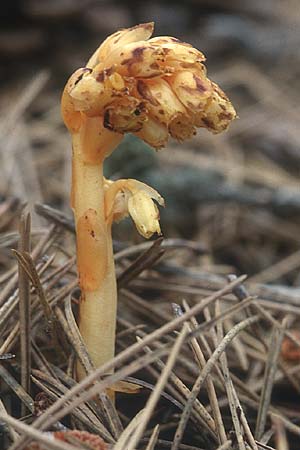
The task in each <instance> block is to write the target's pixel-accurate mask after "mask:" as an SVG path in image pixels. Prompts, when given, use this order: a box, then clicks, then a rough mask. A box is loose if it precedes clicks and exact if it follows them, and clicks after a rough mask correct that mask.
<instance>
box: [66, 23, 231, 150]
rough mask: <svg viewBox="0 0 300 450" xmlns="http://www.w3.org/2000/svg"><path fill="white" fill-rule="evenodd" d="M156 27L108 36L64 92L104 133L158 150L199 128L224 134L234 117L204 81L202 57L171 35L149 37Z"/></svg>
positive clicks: (139, 27) (225, 101)
mask: <svg viewBox="0 0 300 450" xmlns="http://www.w3.org/2000/svg"><path fill="white" fill-rule="evenodd" d="M152 32H153V23H146V24H141V25H137V26H136V27H132V28H129V29H125V30H121V31H118V32H116V33H114V34H113V35H111V36H109V37H108V38H107V39H106V40H105V41H104V42H103V44H102V45H101V46H100V47H99V48H98V49H97V50H96V52H95V53H94V55H93V56H92V58H91V59H90V60H89V62H88V64H87V67H85V68H83V69H79V70H78V71H76V72H75V73H74V74H73V76H72V77H71V78H70V80H69V82H68V84H67V88H66V91H67V93H68V95H69V96H70V97H69V98H70V102H71V105H72V107H73V108H74V112H81V113H84V115H86V116H88V117H101V120H102V121H103V125H104V127H105V128H106V129H108V130H111V131H114V132H116V133H121V134H123V133H126V132H133V133H135V134H136V135H137V136H139V137H140V138H142V139H143V140H144V141H146V142H147V143H148V144H149V145H151V146H152V147H154V148H161V147H164V146H165V145H166V143H167V140H168V137H169V135H171V136H172V137H174V138H175V139H178V140H180V141H182V140H185V139H187V138H190V137H191V136H193V135H194V134H195V133H196V128H197V127H204V128H207V129H208V130H209V131H212V132H213V133H219V132H221V131H223V130H225V129H226V128H227V127H228V125H229V123H230V122H231V121H232V120H233V119H234V118H235V117H236V113H235V110H234V108H233V106H232V105H231V103H230V101H229V100H228V98H227V97H226V95H225V94H224V93H223V92H222V90H221V89H220V88H219V87H218V86H217V85H216V84H215V83H213V82H212V81H210V80H209V79H208V78H207V77H206V69H205V66H204V65H203V62H204V60H205V57H204V55H203V54H202V53H201V52H200V51H199V50H196V49H195V48H193V47H192V46H191V45H190V44H187V43H184V42H181V41H179V40H177V39H175V38H173V37H156V38H152V39H150V37H151V35H152Z"/></svg>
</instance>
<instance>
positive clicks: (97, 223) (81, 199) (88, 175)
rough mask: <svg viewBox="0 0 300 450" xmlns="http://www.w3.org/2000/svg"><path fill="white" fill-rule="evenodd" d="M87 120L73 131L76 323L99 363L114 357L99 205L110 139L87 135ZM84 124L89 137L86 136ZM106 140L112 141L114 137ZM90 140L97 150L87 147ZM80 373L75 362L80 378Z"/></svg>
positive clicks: (106, 232) (110, 268)
mask: <svg viewBox="0 0 300 450" xmlns="http://www.w3.org/2000/svg"><path fill="white" fill-rule="evenodd" d="M93 120H95V119H88V121H93ZM90 125H91V124H90V123H85V124H83V125H82V126H81V128H80V131H78V132H77V133H74V134H73V164H72V168H73V170H72V207H73V211H74V216H75V224H76V236H77V266H78V275H79V284H80V288H81V301H80V307H79V308H80V309H79V311H80V313H79V329H80V332H81V334H82V337H83V340H84V342H85V344H86V347H87V349H88V351H89V353H90V356H91V358H92V361H93V363H94V365H95V367H98V366H100V365H102V364H104V363H105V362H107V361H109V360H110V359H111V358H113V357H114V348H115V327H116V307H117V290H116V279H115V267H114V259H113V250H112V238H111V225H110V224H107V223H106V220H105V208H104V187H103V159H104V158H103V156H104V155H105V152H106V150H107V146H108V142H109V140H108V136H107V132H106V130H105V132H104V134H103V136H102V138H101V137H100V138H99V131H98V133H97V135H95V134H94V135H93V134H92V135H91V134H90V131H91V129H90ZM99 128H101V125H100V121H99V119H98V120H97V129H98V130H99ZM87 129H88V131H89V133H88V141H87V140H86V139H85V137H86V135H87V133H86V132H87ZM108 133H109V132H108ZM111 134H112V133H111ZM113 137H114V136H113ZM111 143H112V145H113V143H114V139H112V142H110V144H111ZM93 146H94V147H95V149H97V151H92V149H93ZM92 156H93V157H92ZM84 375H85V374H84V372H83V369H82V367H81V366H80V365H78V376H79V378H82V377H83V376H84Z"/></svg>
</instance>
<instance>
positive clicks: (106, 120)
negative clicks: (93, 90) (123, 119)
mask: <svg viewBox="0 0 300 450" xmlns="http://www.w3.org/2000/svg"><path fill="white" fill-rule="evenodd" d="M109 118H110V110H109V109H107V110H106V111H105V112H104V117H103V125H104V127H105V128H107V129H108V130H113V126H112V125H111V123H110V120H109Z"/></svg>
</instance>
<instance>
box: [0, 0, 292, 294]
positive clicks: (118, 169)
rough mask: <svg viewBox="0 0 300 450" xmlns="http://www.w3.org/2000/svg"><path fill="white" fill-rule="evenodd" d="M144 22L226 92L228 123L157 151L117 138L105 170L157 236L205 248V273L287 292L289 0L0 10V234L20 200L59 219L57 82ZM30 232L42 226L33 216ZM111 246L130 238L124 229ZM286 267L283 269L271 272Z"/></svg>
mask: <svg viewBox="0 0 300 450" xmlns="http://www.w3.org/2000/svg"><path fill="white" fill-rule="evenodd" d="M152 20H153V21H155V24H156V29H155V34H156V35H160V34H163V35H172V36H176V37H178V38H180V39H182V40H184V41H188V42H191V43H192V44H193V45H194V46H195V47H197V48H199V49H200V50H202V51H203V52H204V53H205V55H206V57H207V68H208V73H209V77H210V78H212V79H213V80H215V81H216V82H218V83H219V84H220V85H221V87H222V88H223V89H224V90H225V91H226V92H227V94H228V95H229V97H230V98H231V100H232V102H233V103H234V105H235V107H236V109H237V111H238V115H239V120H236V121H235V123H233V124H232V126H231V127H230V130H229V131H228V132H227V133H225V134H223V135H220V136H212V135H210V134H209V133H208V132H207V131H206V130H200V132H199V133H198V135H197V136H196V137H195V138H194V139H193V140H191V141H189V142H187V143H184V144H181V143H180V144H179V143H177V142H170V143H169V145H168V148H166V149H165V150H163V151H161V152H159V153H158V154H155V153H154V152H153V151H152V150H150V149H149V148H148V147H147V146H146V145H145V144H143V143H141V142H139V141H138V140H136V139H134V138H132V137H130V136H128V137H126V139H125V140H124V142H123V143H122V144H121V146H120V147H121V148H120V149H119V150H118V151H117V152H115V153H114V155H113V156H112V157H111V158H110V160H109V161H108V162H107V166H106V174H107V175H108V176H110V177H112V178H121V177H134V178H137V179H139V180H142V181H146V182H147V183H149V184H150V185H151V186H153V187H154V188H156V189H157V190H158V191H159V192H160V193H161V194H162V195H163V196H164V198H165V199H166V205H167V207H166V209H165V210H164V211H162V212H161V215H162V230H163V234H164V235H165V236H166V237H185V238H190V239H195V240H197V241H199V242H201V243H202V244H203V245H204V246H205V247H206V248H207V250H208V253H207V254H206V255H205V256H204V257H201V260H200V261H199V263H200V264H201V266H202V269H203V270H207V271H213V272H214V273H220V274H224V273H229V272H232V271H233V270H234V271H237V273H241V272H243V273H248V274H249V275H250V276H252V277H253V279H255V280H257V281H261V282H276V283H278V282H280V283H283V284H287V285H292V286H295V287H298V286H299V283H300V277H299V266H300V245H299V234H300V233H299V231H300V186H299V169H300V149H299V144H300V133H299V117H300V110H299V103H300V93H299V92H300V90H299V87H300V81H299V80H300V78H299V71H300V65H299V59H300V54H299V46H300V10H299V1H298V0H264V1H263V2H261V1H259V0H252V1H251V2H245V1H243V0H226V1H225V0H190V1H181V2H179V1H173V2H170V1H154V0H151V1H150V0H144V1H142V2H141V1H138V0H128V1H127V2H122V1H113V0H110V1H108V0H107V1H105V0H43V1H39V0H27V1H26V0H23V1H22V0H15V1H10V2H9V1H5V2H3V3H2V4H1V19H0V60H1V72H0V83H1V84H0V105H1V106H0V111H1V123H0V145H1V153H0V158H1V162H0V164H1V165H0V175H1V176H0V200H1V204H0V232H1V233H7V232H9V231H11V230H14V229H15V228H16V224H17V219H18V216H19V214H20V210H21V209H22V205H23V203H24V202H27V203H28V204H29V207H30V208H31V209H33V206H34V204H35V203H36V202H41V203H46V204H49V205H51V206H53V207H55V208H58V209H59V210H61V211H63V212H65V213H66V214H67V215H70V216H71V211H70V208H69V189H70V155H71V149H70V138H69V136H68V133H67V131H66V129H65V128H64V125H63V123H62V120H61V117H60V96H61V92H62V89H63V87H64V84H65V82H66V80H67V78H68V77H69V75H70V74H71V73H72V72H73V71H74V69H76V68H78V67H81V66H84V64H85V61H86V60H87V58H88V57H89V55H90V54H91V53H92V52H93V51H94V49H95V48H96V47H97V46H98V45H99V43H100V42H102V40H103V39H104V38H105V37H106V36H107V35H108V34H111V33H112V32H114V31H116V30H117V29H119V28H123V27H128V26H132V25H135V24H136V23H140V22H146V21H152ZM34 225H35V227H36V228H39V227H40V228H42V227H44V226H45V222H44V221H43V219H42V218H41V217H39V216H38V215H34ZM115 236H116V239H118V240H123V241H124V240H126V241H131V242H132V241H139V239H140V238H139V237H138V236H137V233H136V231H135V230H134V229H133V227H132V226H128V224H127V223H125V224H123V225H122V226H121V225H120V226H119V225H118V226H117V227H116V230H115ZM5 245H6V244H5ZM7 250H8V249H7ZM286 258H287V264H284V267H283V268H279V269H280V270H270V268H272V267H273V266H274V265H275V268H276V267H277V266H276V264H278V262H279V261H282V260H283V261H285V260H286ZM2 259H3V261H0V263H1V264H2V263H3V265H4V266H6V265H7V262H6V260H4V258H2Z"/></svg>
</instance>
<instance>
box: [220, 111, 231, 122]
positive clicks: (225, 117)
mask: <svg viewBox="0 0 300 450" xmlns="http://www.w3.org/2000/svg"><path fill="white" fill-rule="evenodd" d="M218 117H219V119H220V120H228V121H230V120H232V119H233V114H232V113H230V112H221V113H220V114H219V115H218Z"/></svg>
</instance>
